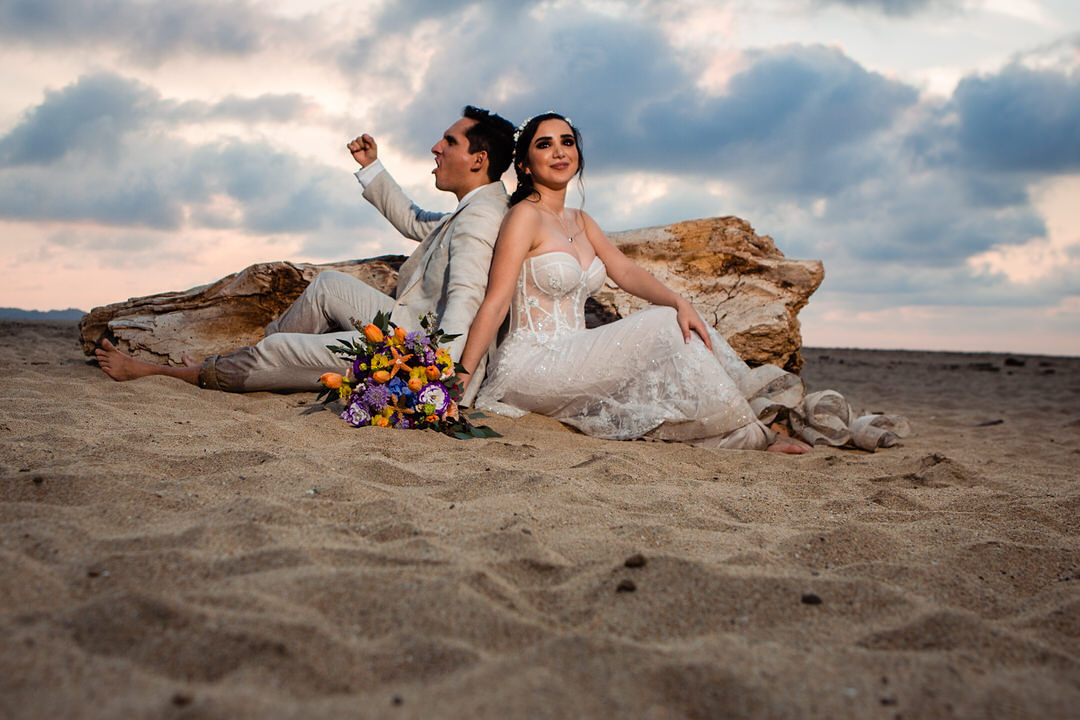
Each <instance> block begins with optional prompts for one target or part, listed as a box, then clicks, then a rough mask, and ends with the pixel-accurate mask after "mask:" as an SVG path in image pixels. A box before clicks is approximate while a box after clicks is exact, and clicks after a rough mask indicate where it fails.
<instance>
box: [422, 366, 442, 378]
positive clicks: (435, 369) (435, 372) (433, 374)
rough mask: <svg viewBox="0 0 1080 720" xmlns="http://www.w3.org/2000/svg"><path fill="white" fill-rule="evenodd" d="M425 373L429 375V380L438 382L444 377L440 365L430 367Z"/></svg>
mask: <svg viewBox="0 0 1080 720" xmlns="http://www.w3.org/2000/svg"><path fill="white" fill-rule="evenodd" d="M424 372H425V373H426V374H427V378H428V380H438V379H439V378H440V377H442V370H440V369H439V366H438V365H428V366H427V368H425V369H424Z"/></svg>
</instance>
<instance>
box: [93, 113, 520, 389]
mask: <svg viewBox="0 0 1080 720" xmlns="http://www.w3.org/2000/svg"><path fill="white" fill-rule="evenodd" d="M513 141H514V127H513V125H511V124H510V123H509V122H508V121H507V120H505V119H504V118H502V117H500V116H499V115H496V114H494V113H490V112H488V111H487V110H482V109H480V108H475V107H473V106H471V105H469V106H467V107H466V108H465V109H464V111H463V116H462V117H461V118H460V119H459V120H458V121H457V122H455V123H454V124H453V125H451V126H450V127H449V128H448V129H447V130H446V132H444V133H443V136H442V138H441V139H440V140H439V141H438V142H437V143H435V145H434V146H432V148H431V152H432V154H434V155H435V169H434V170H433V171H432V173H433V174H434V175H435V187H436V188H438V189H439V190H444V191H446V192H451V193H453V194H454V195H455V196H456V197H457V199H458V205H457V208H456V209H455V210H454V211H453V212H452V213H436V212H429V211H427V210H422V209H420V208H418V207H417V206H416V205H414V204H413V203H412V202H411V201H410V200H409V198H408V197H406V195H405V193H404V192H403V191H402V190H401V188H400V187H399V186H398V184H397V183H396V182H394V179H393V178H392V177H390V174H389V173H388V172H387V171H386V170H385V169H383V166H382V162H381V161H379V159H378V148H377V146H376V144H375V141H374V139H373V138H372V137H371V136H370V135H361V136H360V137H358V138H356V139H355V140H353V141H352V142H351V143H349V144H348V148H349V150H350V151H351V152H352V155H353V157H354V158H355V159H356V161H357V162H358V163H359V164H360V166H361V167H360V170H358V171H357V172H356V178H357V180H359V181H360V184H361V185H362V186H363V188H364V197H365V198H366V199H367V200H368V202H370V203H371V204H372V205H374V206H375V208H376V209H377V210H378V211H379V212H380V213H382V214H383V216H384V217H386V219H387V220H389V221H390V223H391V224H392V225H393V226H394V227H395V228H397V229H398V231H399V232H400V233H401V234H402V235H404V236H406V237H408V238H412V239H413V240H417V241H419V242H420V245H419V247H417V248H416V250H415V251H413V253H412V255H410V256H409V258H408V259H407V260H406V261H405V263H404V264H403V265H402V266H401V270H400V271H399V272H398V283H397V292H396V293H395V297H390V296H388V295H384V294H382V293H380V292H379V291H377V290H375V289H374V288H372V287H371V286H369V285H367V284H366V283H364V282H362V281H360V280H357V279H356V278H354V277H352V276H351V275H346V274H345V273H340V272H336V271H332V270H328V271H325V272H322V273H320V274H319V275H317V276H316V277H315V279H314V280H312V282H311V284H310V285H308V287H307V288H306V289H305V290H304V292H303V293H302V294H301V295H300V297H299V298H297V300H296V302H294V303H293V304H292V306H291V307H289V309H288V310H286V311H285V312H284V313H283V314H282V315H281V317H279V318H277V319H276V320H274V321H273V322H271V323H270V324H269V325H267V326H266V337H265V338H264V339H263V340H262V341H260V342H259V343H258V344H257V345H253V346H248V347H243V348H240V349H239V350H236V351H234V352H231V353H227V354H224V355H214V356H212V357H209V358H207V359H206V360H205V361H203V362H202V363H201V364H199V363H194V362H190V361H189V360H188V359H187V358H185V359H184V360H185V366H184V367H171V366H168V365H156V364H154V363H149V362H146V361H143V360H138V359H136V358H133V357H131V356H129V355H125V354H123V353H121V352H120V351H119V350H118V349H117V348H116V347H115V346H114V345H113V344H112V343H111V342H109V341H108V340H103V341H102V344H101V345H102V346H101V347H100V348H98V349H97V350H96V351H95V353H94V354H95V356H96V357H97V360H98V363H99V365H100V366H101V369H102V370H103V371H104V372H105V373H106V374H107V375H108V376H109V377H111V378H113V379H114V380H133V379H135V378H139V377H145V376H147V375H167V376H170V377H176V378H180V379H181V380H184V381H186V382H189V383H192V384H196V385H199V386H200V387H205V388H212V389H217V390H226V391H229V392H253V391H258V390H286V391H289V390H291V391H305V390H319V389H320V388H321V386H320V385H319V381H318V378H319V376H320V375H322V374H323V373H325V372H331V371H340V370H341V368H342V367H343V366H344V361H343V360H342V359H341V358H340V357H339V356H337V355H335V354H334V353H333V352H331V351H330V350H329V349H328V348H327V347H326V346H327V345H334V344H337V341H338V339H339V338H345V337H356V336H358V333H356V332H355V331H354V330H353V328H352V324H351V322H350V319H351V318H356V319H357V320H359V321H361V322H367V321H370V320H371V319H372V318H374V317H375V314H376V313H377V312H380V311H381V312H386V313H389V314H390V319H391V320H392V321H393V322H394V323H395V324H397V325H399V326H401V327H404V328H405V329H406V330H410V331H412V330H419V329H420V317H421V316H423V315H425V314H427V313H429V312H430V313H433V314H434V315H435V318H436V321H437V323H438V326H439V327H440V328H441V329H442V330H444V331H445V332H446V333H448V334H460V337H458V338H457V339H456V340H454V341H453V342H452V343H450V344H449V346H448V348H447V349H448V350H449V351H450V354H451V356H452V357H453V358H454V360H458V359H460V356H461V351H462V350H463V349H464V347H465V340H466V339H467V336H468V332H469V325H470V324H471V323H472V319H473V316H474V315H475V314H476V309H477V308H478V307H480V302H481V301H482V300H483V298H484V290H485V289H486V287H487V275H488V266H489V265H490V264H491V254H492V250H493V248H494V245H495V237H496V236H497V235H498V231H499V225H500V223H501V222H502V218H503V215H504V214H505V212H506V208H507V197H506V189H505V188H504V187H503V184H502V182H501V181H500V180H499V178H500V177H502V174H503V173H504V172H505V171H506V169H507V168H508V167H509V166H510V159H511V156H512V154H513ZM342 330H348V331H349V332H342ZM473 385H479V383H474V384H471V385H470V388H469V389H470V390H472V392H467V393H466V395H465V397H463V398H462V402H463V403H464V404H471V402H472V399H473V397H474V396H475V394H476V390H477V388H476V387H473Z"/></svg>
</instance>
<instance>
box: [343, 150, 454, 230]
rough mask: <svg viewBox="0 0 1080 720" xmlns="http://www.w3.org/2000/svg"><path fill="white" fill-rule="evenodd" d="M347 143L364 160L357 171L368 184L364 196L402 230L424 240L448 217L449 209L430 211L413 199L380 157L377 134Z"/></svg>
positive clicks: (358, 161)
mask: <svg viewBox="0 0 1080 720" xmlns="http://www.w3.org/2000/svg"><path fill="white" fill-rule="evenodd" d="M346 147H347V148H348V149H349V152H350V153H352V156H353V159H354V160H356V162H357V163H359V164H360V169H359V170H357V171H356V173H355V175H356V179H357V180H359V181H360V184H361V185H362V186H363V187H364V197H365V198H366V199H367V201H368V202H370V203H371V204H372V205H374V206H375V209H376V210H378V211H379V212H380V213H382V215H383V217H385V218H386V219H387V220H389V221H390V224H391V225H393V226H394V227H395V228H397V231H398V232H399V233H401V234H402V235H404V236H405V237H407V238H412V239H413V240H416V241H417V242H420V241H421V240H423V239H424V238H426V237H427V236H428V235H430V234H431V232H432V231H433V230H434V229H435V228H436V227H438V225H439V223H440V222H442V220H443V218H444V217H446V214H445V213H434V212H428V211H427V210H424V209H422V208H420V207H418V206H417V205H416V204H415V203H413V202H412V201H411V200H409V198H408V196H407V195H405V193H404V192H403V191H402V189H401V187H400V186H399V185H398V184H397V183H396V182H394V179H393V178H392V177H390V174H389V173H388V172H386V170H385V169H384V168H383V165H382V162H380V161H379V146H378V144H377V143H376V142H375V138H373V137H371V136H370V135H368V134H367V133H364V134H363V135H360V136H359V137H357V138H356V139H355V140H353V141H352V142H350V143H349V144H348V145H346Z"/></svg>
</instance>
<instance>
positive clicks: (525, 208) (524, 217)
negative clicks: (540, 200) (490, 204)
mask: <svg viewBox="0 0 1080 720" xmlns="http://www.w3.org/2000/svg"><path fill="white" fill-rule="evenodd" d="M539 224H540V209H539V208H538V207H536V204H535V203H531V202H527V201H524V202H519V203H518V204H517V205H514V206H513V207H511V208H510V210H509V211H507V213H506V217H505V218H503V227H508V226H511V225H512V226H517V227H521V226H535V225H539Z"/></svg>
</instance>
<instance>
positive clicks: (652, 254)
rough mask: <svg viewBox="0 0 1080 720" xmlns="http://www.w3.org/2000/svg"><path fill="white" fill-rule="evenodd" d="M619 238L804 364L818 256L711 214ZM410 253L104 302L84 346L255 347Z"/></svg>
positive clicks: (738, 337)
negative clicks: (291, 312)
mask: <svg viewBox="0 0 1080 720" xmlns="http://www.w3.org/2000/svg"><path fill="white" fill-rule="evenodd" d="M611 238H612V240H613V241H614V242H615V243H616V244H617V245H618V246H619V247H620V248H621V249H622V250H623V252H625V253H626V254H627V255H628V256H630V257H631V258H632V259H633V260H634V261H635V262H637V263H639V264H640V265H642V266H643V267H645V268H646V269H647V270H649V271H650V272H651V273H653V274H654V275H656V276H657V277H658V278H659V279H660V280H661V281H662V282H663V283H665V284H666V285H668V286H669V287H671V288H672V289H673V290H675V291H676V292H678V293H680V294H682V295H684V296H685V297H687V298H688V299H689V300H691V301H692V302H693V303H694V304H695V305H696V306H697V307H698V308H699V309H700V310H701V312H702V314H703V315H704V316H705V319H706V321H707V322H710V323H712V324H713V325H714V326H715V327H716V329H717V330H718V331H719V332H720V334H721V335H723V336H724V337H725V338H727V339H728V341H729V342H730V343H731V344H732V346H733V347H734V348H735V349H736V350H737V351H738V352H739V354H740V355H742V357H743V358H745V359H746V361H747V362H749V363H750V364H752V365H760V364H763V363H773V364H776V365H780V366H782V367H787V368H789V369H792V370H797V369H798V368H799V367H800V366H801V365H802V359H801V357H800V355H799V348H800V346H801V345H802V338H801V336H800V333H799V321H798V318H797V315H798V312H799V310H800V309H802V307H803V306H804V305H806V302H807V300H808V299H809V297H810V295H811V294H812V293H813V292H814V290H816V289H817V287H818V285H820V284H821V280H822V278H823V276H824V271H823V269H822V266H821V263H820V262H818V261H816V260H789V259H787V258H785V257H784V255H783V253H781V252H780V251H779V250H777V249H776V247H775V245H774V244H773V241H772V239H771V238H769V237H765V236H758V235H756V234H755V233H754V231H753V228H751V227H750V225H749V223H747V222H745V221H743V220H740V219H738V218H734V217H725V218H709V219H705V220H692V221H688V222H682V223H675V224H673V225H668V226H664V227H653V228H645V229H641V230H630V231H627V232H619V233H612V234H611ZM403 260H404V258H403V257H401V256H396V255H394V256H383V257H378V258H373V259H370V260H351V261H345V262H337V263H329V264H326V265H312V264H309V263H291V262H276V263H260V264H258V265H252V266H250V267H248V268H245V269H244V270H241V271H240V272H238V273H234V274H232V275H229V276H227V277H224V278H222V279H221V280H218V281H217V282H215V283H212V284H210V285H203V286H200V287H196V288H192V289H190V290H187V291H184V292H168V293H162V294H159V295H151V296H149V297H143V298H133V299H131V300H128V301H127V302H122V303H116V304H113V305H107V306H105V307H99V308H95V309H94V310H92V311H91V312H90V313H89V314H87V315H86V316H85V317H84V318H83V320H82V322H81V323H80V326H79V327H80V332H81V335H82V345H83V351H84V352H85V353H86V354H87V355H90V354H92V353H93V351H94V348H95V347H96V346H97V344H98V343H99V342H100V341H101V339H102V338H103V337H109V338H110V339H112V341H113V342H114V343H116V345H117V346H118V347H119V348H120V349H121V350H122V351H124V352H127V353H130V354H132V355H134V356H136V357H140V358H143V359H146V360H150V361H152V362H169V363H172V364H178V363H180V362H181V356H182V355H184V354H187V355H189V356H191V357H193V358H198V359H201V358H202V357H205V356H207V355H212V354H214V353H222V352H228V351H230V350H235V349H237V348H239V347H243V346H244V345H251V344H254V343H256V342H258V341H259V340H260V339H262V337H263V327H264V326H265V325H266V324H267V323H268V322H270V320H272V319H273V318H274V317H276V316H277V315H279V314H280V313H281V312H282V311H283V310H284V309H285V308H287V307H288V306H289V305H290V304H291V303H292V302H293V300H295V299H296V297H297V296H299V295H300V293H301V292H303V289H304V288H305V287H307V284H308V283H309V282H311V279H312V278H313V277H315V276H316V275H317V274H319V273H320V272H322V271H323V270H340V271H342V272H347V273H349V274H351V275H353V276H355V277H357V278H359V279H360V280H363V281H364V282H366V283H368V284H369V285H372V286H373V287H375V288H377V289H379V290H381V291H382V292H385V293H390V292H391V291H392V290H393V288H394V286H395V284H396V282H397V270H398V268H399V267H400V266H401V263H402V261H403ZM644 304H645V303H644V302H642V301H641V300H638V299H637V298H635V297H633V296H632V295H629V294H627V293H624V292H622V291H621V290H618V289H617V288H616V287H615V286H614V285H613V284H611V283H608V285H607V286H605V288H604V290H603V291H602V292H601V293H599V295H598V296H597V297H596V298H595V299H594V300H593V301H590V303H589V305H588V307H587V319H588V321H589V324H590V326H595V325H599V324H603V323H604V322H610V321H611V320H614V319H617V318H619V317H623V316H625V315H628V314H629V313H631V312H633V311H635V310H637V309H639V308H641V307H643V306H644Z"/></svg>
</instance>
